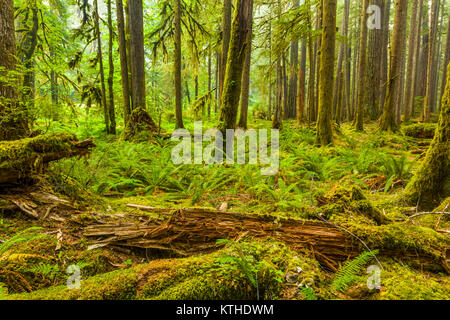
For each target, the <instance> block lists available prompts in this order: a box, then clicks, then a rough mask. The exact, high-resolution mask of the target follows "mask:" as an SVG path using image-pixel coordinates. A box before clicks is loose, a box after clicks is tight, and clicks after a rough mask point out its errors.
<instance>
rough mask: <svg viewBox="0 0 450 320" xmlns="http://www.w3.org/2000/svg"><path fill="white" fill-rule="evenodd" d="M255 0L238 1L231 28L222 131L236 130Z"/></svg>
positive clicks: (222, 109)
mask: <svg viewBox="0 0 450 320" xmlns="http://www.w3.org/2000/svg"><path fill="white" fill-rule="evenodd" d="M252 3H253V0H237V1H236V10H235V15H234V18H233V22H232V27H231V39H230V48H229V50H228V58H227V69H226V72H225V81H224V87H223V94H222V103H221V105H222V106H221V110H220V125H219V128H220V129H221V130H222V131H225V130H226V129H235V128H236V120H237V112H238V109H239V101H240V98H241V88H242V73H243V69H244V61H245V55H246V47H247V45H248V44H247V35H248V32H249V31H250V21H249V19H248V17H249V11H250V10H251V8H252V7H253V5H252Z"/></svg>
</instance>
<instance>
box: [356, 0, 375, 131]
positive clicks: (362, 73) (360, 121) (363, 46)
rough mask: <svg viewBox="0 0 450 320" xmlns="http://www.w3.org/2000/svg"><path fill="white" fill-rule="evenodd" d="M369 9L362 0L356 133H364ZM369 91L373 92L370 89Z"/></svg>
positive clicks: (367, 0) (365, 1)
mask: <svg viewBox="0 0 450 320" xmlns="http://www.w3.org/2000/svg"><path fill="white" fill-rule="evenodd" d="M368 7H369V0H363V5H362V12H361V34H360V39H359V63H358V75H359V79H358V91H357V101H356V115H355V129H356V130H357V131H364V111H365V109H366V97H367V95H366V92H367V90H368V89H369V88H368V87H367V79H368V75H367V74H366V68H367V60H366V59H367V34H368V28H367V18H368V14H367V8H368ZM370 90H373V89H372V88H370Z"/></svg>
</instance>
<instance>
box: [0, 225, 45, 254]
mask: <svg viewBox="0 0 450 320" xmlns="http://www.w3.org/2000/svg"><path fill="white" fill-rule="evenodd" d="M39 230H41V228H29V229H26V230H24V231H22V232H20V233H19V234H17V235H15V236H13V237H11V238H9V239H8V240H6V241H5V242H4V243H2V244H0V257H2V258H4V257H5V255H6V253H7V252H8V255H11V254H13V253H14V252H15V251H16V250H17V249H18V245H19V244H26V243H29V242H31V241H34V240H38V239H42V238H44V237H45V235H44V234H40V233H38V232H37V231H39Z"/></svg>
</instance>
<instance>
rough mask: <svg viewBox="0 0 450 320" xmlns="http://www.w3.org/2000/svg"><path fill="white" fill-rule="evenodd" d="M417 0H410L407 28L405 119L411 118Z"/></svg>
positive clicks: (417, 25)
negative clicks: (409, 20)
mask: <svg viewBox="0 0 450 320" xmlns="http://www.w3.org/2000/svg"><path fill="white" fill-rule="evenodd" d="M418 6H419V0H413V1H412V9H411V27H410V30H409V50H408V52H409V54H408V68H407V72H406V89H405V99H406V100H405V121H408V120H409V119H410V118H411V100H413V76H414V64H415V58H416V57H415V53H416V52H415V51H416V40H417V31H418V27H419V24H418V23H417V12H418Z"/></svg>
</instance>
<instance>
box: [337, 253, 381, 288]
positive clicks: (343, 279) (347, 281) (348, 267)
mask: <svg viewBox="0 0 450 320" xmlns="http://www.w3.org/2000/svg"><path fill="white" fill-rule="evenodd" d="M377 254H378V250H375V251H370V252H363V253H362V254H361V255H359V256H358V257H356V258H354V259H353V260H350V261H347V262H346V263H345V264H344V266H343V267H341V268H340V269H339V272H338V273H337V274H336V275H335V276H334V281H333V283H332V284H331V288H332V289H333V290H335V291H341V292H344V291H345V290H346V289H347V288H348V287H350V286H351V285H352V284H353V283H355V282H356V281H359V280H360V279H361V278H360V277H359V273H360V272H361V270H362V269H363V268H364V266H366V265H367V263H368V262H370V260H372V259H373V258H374V257H375V256H376V255H377Z"/></svg>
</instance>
